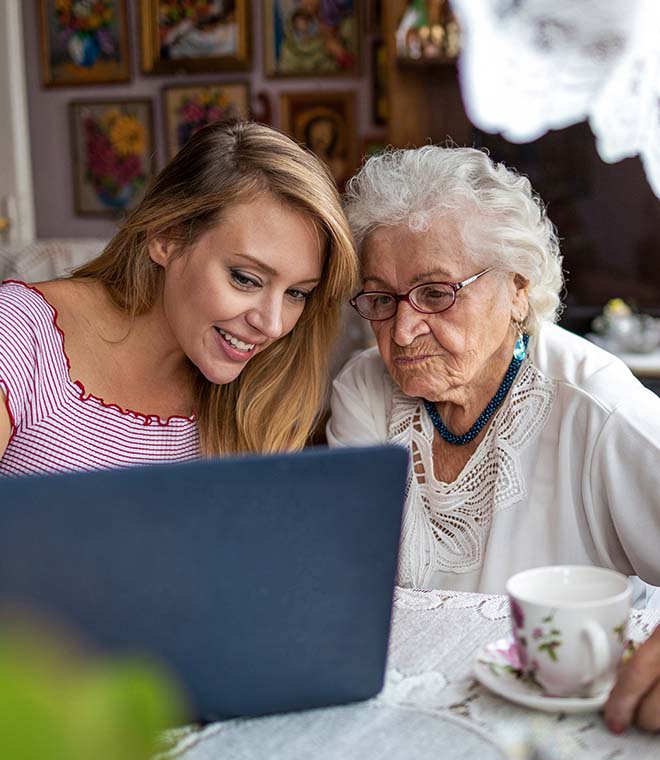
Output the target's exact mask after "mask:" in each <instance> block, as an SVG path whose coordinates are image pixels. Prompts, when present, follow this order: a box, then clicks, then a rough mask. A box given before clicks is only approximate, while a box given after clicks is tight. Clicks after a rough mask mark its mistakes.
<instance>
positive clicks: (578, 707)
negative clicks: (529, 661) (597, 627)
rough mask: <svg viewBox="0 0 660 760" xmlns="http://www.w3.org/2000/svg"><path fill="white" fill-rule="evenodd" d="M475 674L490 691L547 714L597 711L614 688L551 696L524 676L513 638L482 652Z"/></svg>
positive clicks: (495, 642) (496, 643) (492, 643)
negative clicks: (593, 692)
mask: <svg viewBox="0 0 660 760" xmlns="http://www.w3.org/2000/svg"><path fill="white" fill-rule="evenodd" d="M474 675H475V677H476V679H477V680H478V681H479V682H480V683H481V684H483V686H485V687H486V688H487V689H490V691H492V692H494V693H495V694H498V695H499V696H500V697H504V698H505V699H508V700H509V701H510V702H515V703H516V704H519V705H524V706H525V707H531V708H532V709H533V710H543V711H544V712H563V713H586V712H597V711H598V710H599V709H600V708H601V707H602V706H603V705H604V704H605V702H607V698H608V696H609V693H610V689H611V688H612V684H609V685H608V686H607V687H606V688H605V689H603V690H602V691H601V692H599V693H598V694H596V695H595V696H592V697H550V696H548V695H547V694H544V693H543V690H542V689H541V687H540V686H539V685H538V684H536V683H534V682H533V681H531V680H530V679H526V678H525V677H524V676H523V673H522V671H521V670H520V668H519V667H518V654H517V651H516V649H515V643H514V641H513V637H511V636H510V637H508V638H505V639H498V640H497V641H491V642H490V643H489V644H486V645H485V646H484V647H482V648H481V649H480V650H479V653H478V655H477V658H476V660H475V662H474Z"/></svg>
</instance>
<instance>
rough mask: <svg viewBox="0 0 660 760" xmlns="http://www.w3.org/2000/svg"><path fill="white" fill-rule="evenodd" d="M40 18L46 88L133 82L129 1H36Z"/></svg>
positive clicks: (43, 81) (40, 41)
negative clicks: (128, 21) (128, 24)
mask: <svg viewBox="0 0 660 760" xmlns="http://www.w3.org/2000/svg"><path fill="white" fill-rule="evenodd" d="M83 6H84V7H83ZM38 13H39V47H40V52H41V74H42V83H43V85H44V87H72V86H89V85H97V84H111V83H114V82H128V81H129V80H130V78H131V72H130V59H129V49H128V31H127V9H126V0H93V2H92V3H91V11H90V4H87V5H84V4H83V3H76V2H74V0H38Z"/></svg>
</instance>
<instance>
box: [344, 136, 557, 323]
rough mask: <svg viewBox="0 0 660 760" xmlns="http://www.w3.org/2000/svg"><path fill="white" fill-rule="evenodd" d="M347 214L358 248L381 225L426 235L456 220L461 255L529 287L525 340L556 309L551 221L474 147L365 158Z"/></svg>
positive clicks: (520, 183)
mask: <svg viewBox="0 0 660 760" xmlns="http://www.w3.org/2000/svg"><path fill="white" fill-rule="evenodd" d="M344 209H345V211H346V214H347V216H348V220H349V223H350V225H351V229H352V231H353V235H354V237H355V242H356V245H357V246H358V249H361V248H362V247H363V245H364V242H365V241H366V239H367V238H368V237H369V235H370V234H371V233H372V232H373V231H374V230H376V229H378V228H379V227H383V226H388V225H399V224H407V225H408V226H409V227H410V229H411V230H413V231H416V232H419V233H422V234H423V233H424V232H426V230H428V229H429V227H430V225H431V223H432V222H433V220H434V219H436V218H438V217H441V216H443V215H446V216H451V217H453V218H454V219H455V220H456V221H458V222H459V229H460V233H461V236H462V243H463V253H464V255H465V257H466V258H467V259H470V260H472V262H473V263H474V264H476V265H478V266H481V267H483V268H486V267H488V266H494V267H497V268H498V269H501V270H503V271H508V272H515V273H517V274H520V275H522V276H523V277H524V278H525V279H526V280H528V281H529V291H528V302H529V311H528V313H527V317H526V318H525V321H524V326H525V330H526V331H527V332H529V333H530V334H534V333H536V332H537V331H538V329H539V327H540V326H541V324H542V322H545V321H547V322H556V321H557V318H558V315H559V313H560V311H561V302H560V292H561V289H562V287H563V276H562V269H561V262H562V257H561V254H560V252H559V241H558V239H557V234H556V232H555V228H554V226H553V224H552V222H551V221H550V220H549V219H548V216H547V214H546V210H545V207H544V205H543V203H542V201H541V199H540V198H539V197H538V196H537V195H536V194H535V193H534V191H533V190H532V187H531V185H530V183H529V180H528V179H527V177H524V176H522V175H519V174H518V173H517V172H516V171H515V170H513V169H509V168H507V167H506V166H505V165H504V164H496V163H494V162H493V161H492V160H491V159H490V158H489V157H488V156H487V155H486V154H485V153H484V152H482V151H480V150H475V149H474V148H454V147H451V148H442V147H439V146H436V145H426V146H424V147H423V148H417V149H406V150H394V151H388V152H385V153H381V154H379V155H377V156H373V157H372V158H370V159H369V160H368V161H367V162H366V163H365V164H364V166H363V167H362V169H361V170H360V172H359V173H358V174H357V175H356V176H355V177H353V179H352V180H351V181H350V182H349V184H348V187H347V190H346V195H345V201H344Z"/></svg>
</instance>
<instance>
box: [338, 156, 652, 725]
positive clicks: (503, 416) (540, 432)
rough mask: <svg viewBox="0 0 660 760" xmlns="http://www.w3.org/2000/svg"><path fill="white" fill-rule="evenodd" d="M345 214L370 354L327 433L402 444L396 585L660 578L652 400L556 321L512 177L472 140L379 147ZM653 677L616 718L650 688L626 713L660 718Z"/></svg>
mask: <svg viewBox="0 0 660 760" xmlns="http://www.w3.org/2000/svg"><path fill="white" fill-rule="evenodd" d="M346 211H347V215H348V217H349V222H350V224H351V226H352V229H353V233H354V236H355V239H356V243H357V246H358V249H359V251H360V256H361V266H362V276H363V286H362V290H361V292H360V293H359V294H357V295H356V296H355V297H354V298H353V300H352V305H353V306H354V308H355V309H356V310H357V312H358V313H359V314H360V315H361V316H362V317H364V318H365V319H367V320H369V321H370V322H371V326H372V329H373V331H374V333H375V336H376V341H377V343H378V347H377V348H373V349H370V350H367V351H365V352H363V353H361V354H360V355H358V356H357V357H355V358H354V359H353V360H351V361H350V362H349V364H348V365H347V366H346V367H345V369H344V370H343V371H342V373H341V374H340V375H339V376H338V377H337V379H336V380H335V383H334V392H333V399H332V418H331V420H330V422H329V424H328V431H327V433H328V440H329V442H330V444H331V445H349V444H351V445H354V444H369V443H377V442H382V441H390V442H392V443H396V444H400V445H403V446H405V447H407V449H408V450H409V451H410V454H411V461H412V466H411V471H410V474H409V483H408V490H407V502H406V509H405V516H404V522H403V530H402V539H401V550H400V566H399V583H400V584H402V585H404V586H414V587H419V588H443V589H457V590H463V591H481V592H487V593H503V592H504V585H505V581H506V579H507V578H508V577H509V576H511V575H512V574H514V573H515V572H517V571H519V570H523V569H525V568H529V567H534V566H539V565H547V564H562V563H566V564H595V565H601V566H605V567H611V568H616V569H618V570H620V571H622V572H624V573H626V574H629V575H632V574H637V575H639V576H640V577H641V578H643V579H644V580H645V581H647V582H649V583H653V584H655V585H658V584H660V467H659V466H658V465H659V464H660V398H658V397H656V396H655V395H654V394H653V393H652V392H651V391H649V390H647V389H645V388H644V387H643V386H642V385H641V384H640V383H639V382H638V381H637V380H636V379H635V378H634V377H633V376H632V374H631V373H630V372H629V370H628V369H627V368H626V366H625V365H624V364H623V363H622V362H621V361H619V360H618V359H617V358H615V357H614V356H612V355H610V354H608V353H606V352H605V351H602V350H601V349H599V348H597V347H596V346H594V345H592V344H591V343H589V342H588V341H586V340H584V339H582V338H580V337H578V336H576V335H573V334H571V333H569V332H566V331H565V330H563V329H561V328H560V327H558V326H557V325H556V324H555V321H556V318H557V314H558V310H559V306H560V299H559V292H560V290H561V287H562V274H561V257H560V254H559V248H558V242H557V237H556V235H555V232H554V229H553V226H552V224H551V223H550V221H549V220H548V218H547V217H546V214H545V210H544V208H543V206H542V204H541V203H540V202H539V200H538V198H536V197H535V196H534V195H533V193H532V190H531V187H530V184H529V182H528V180H527V179H526V178H524V177H521V176H518V175H517V174H515V173H514V172H512V171H510V170H508V169H507V168H506V167H505V166H503V165H501V164H500V165H496V164H494V163H493V162H492V161H491V160H490V159H489V158H488V157H487V156H486V155H485V154H484V153H482V152H480V151H477V150H472V149H468V148H440V147H434V146H426V147H424V148H421V149H418V150H403V151H395V152H390V153H386V154H382V155H380V156H376V157H374V158H372V159H370V160H369V161H368V162H367V163H366V164H365V166H364V167H363V169H362V170H361V171H360V172H359V174H358V175H357V176H356V177H354V178H353V180H352V181H351V182H350V184H349V187H348V192H347V198H346ZM653 644H654V645H655V648H656V650H660V639H658V636H656V637H655V642H652V645H653ZM642 650H644V652H648V651H649V650H648V649H644V648H642ZM659 654H660V652H658V651H655V653H654V655H653V656H654V657H655V658H656V660H655V662H658V660H660V657H659V656H658V655H659ZM644 656H646V655H644ZM651 673H653V674H654V675H653V680H651V681H648V680H644V679H649V678H651ZM659 674H660V665H655V666H654V668H648V667H645V668H639V667H638V668H637V670H636V671H635V673H634V674H633V676H634V678H642V680H643V681H644V683H643V690H641V689H642V686H639V684H637V686H635V687H634V688H633V689H632V691H631V688H630V686H629V684H628V685H627V686H626V687H625V688H624V689H623V692H622V695H623V696H621V697H620V698H619V697H617V694H618V692H617V691H616V690H615V693H614V694H613V699H617V698H618V699H619V702H618V703H616V704H615V708H614V709H613V711H610V713H609V719H610V724H611V727H612V728H613V729H615V730H616V728H622V727H623V726H625V725H626V724H627V723H628V722H629V721H630V720H631V718H632V711H633V708H634V705H635V704H636V702H637V698H638V697H639V695H640V694H642V693H644V692H646V691H648V690H649V689H650V688H651V687H652V686H653V684H654V683H655V684H656V686H655V692H653V693H654V697H653V699H651V698H650V697H649V701H648V703H646V707H645V708H644V709H643V710H642V711H641V712H639V713H638V716H637V719H638V722H639V723H640V724H641V725H643V726H645V727H647V728H660V682H659V681H658V680H657V679H658V675H659ZM631 694H634V696H631ZM626 700H627V701H626ZM624 702H625V709H624V707H622V706H621V705H623V703H624Z"/></svg>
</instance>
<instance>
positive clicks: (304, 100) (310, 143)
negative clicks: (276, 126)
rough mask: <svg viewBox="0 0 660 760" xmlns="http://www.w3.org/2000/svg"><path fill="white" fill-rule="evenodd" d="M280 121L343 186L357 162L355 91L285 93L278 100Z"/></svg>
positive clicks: (338, 183) (340, 185) (286, 130)
mask: <svg viewBox="0 0 660 760" xmlns="http://www.w3.org/2000/svg"><path fill="white" fill-rule="evenodd" d="M280 123H281V127H282V129H283V130H284V131H285V132H288V133H289V134H290V135H291V136H292V137H293V138H294V139H295V140H297V141H298V142H300V143H303V144H304V145H306V146H307V147H308V148H309V149H310V150H311V151H312V152H313V153H315V154H316V155H317V156H318V157H319V158H320V159H321V160H322V161H324V162H325V163H326V164H327V165H328V167H329V169H330V172H331V174H332V176H333V177H334V179H335V181H336V183H337V186H338V187H339V188H340V189H343V187H344V183H345V182H346V180H347V179H348V178H349V177H350V176H351V174H352V173H353V172H354V171H355V169H356V168H357V165H358V142H357V136H356V130H355V93H354V92H350V91H349V92H320V93H300V92H295V93H293V92H291V93H285V94H283V95H282V96H281V99H280Z"/></svg>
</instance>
